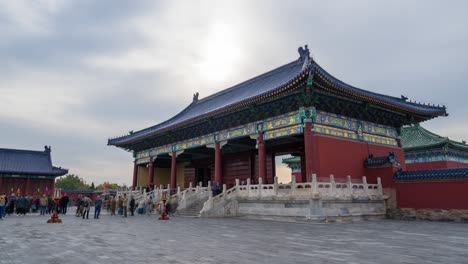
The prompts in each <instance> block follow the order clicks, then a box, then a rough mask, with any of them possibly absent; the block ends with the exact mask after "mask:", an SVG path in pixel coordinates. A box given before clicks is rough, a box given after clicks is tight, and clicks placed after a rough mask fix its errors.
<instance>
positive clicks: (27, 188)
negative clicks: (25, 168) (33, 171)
mask: <svg viewBox="0 0 468 264" xmlns="http://www.w3.org/2000/svg"><path fill="white" fill-rule="evenodd" d="M29 183H30V179H29V177H27V178H26V184H25V185H24V194H25V195H29Z"/></svg>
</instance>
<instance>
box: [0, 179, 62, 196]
mask: <svg viewBox="0 0 468 264" xmlns="http://www.w3.org/2000/svg"><path fill="white" fill-rule="evenodd" d="M52 181H53V180H51V179H37V178H32V179H30V180H29V188H28V190H26V189H25V188H26V178H10V177H8V178H7V177H3V178H2V184H1V185H0V193H5V194H7V195H8V196H9V195H10V194H11V193H12V191H11V189H13V192H14V193H15V195H16V192H17V190H18V188H19V189H20V192H21V195H24V194H27V195H29V196H42V194H44V193H45V189H46V187H47V188H48V193H49V194H51V195H52V194H53V193H54V190H53V188H52V187H53V186H52ZM38 189H39V191H38Z"/></svg>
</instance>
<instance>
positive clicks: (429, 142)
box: [400, 124, 468, 151]
mask: <svg viewBox="0 0 468 264" xmlns="http://www.w3.org/2000/svg"><path fill="white" fill-rule="evenodd" d="M400 136H401V145H402V147H403V148H404V149H405V150H410V149H422V148H431V147H435V146H444V145H448V146H452V147H455V148H459V149H463V150H466V151H468V145H467V144H466V142H458V141H454V140H450V139H449V138H448V137H442V136H439V135H437V134H435V133H432V132H430V131H429V130H427V129H424V128H423V127H421V126H420V125H419V124H417V125H414V126H409V127H403V128H402V129H401V135H400Z"/></svg>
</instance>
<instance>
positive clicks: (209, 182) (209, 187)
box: [207, 181, 211, 190]
mask: <svg viewBox="0 0 468 264" xmlns="http://www.w3.org/2000/svg"><path fill="white" fill-rule="evenodd" d="M207 187H208V189H209V190H211V181H208V186H207Z"/></svg>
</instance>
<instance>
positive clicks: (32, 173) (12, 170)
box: [0, 146, 68, 196]
mask: <svg viewBox="0 0 468 264" xmlns="http://www.w3.org/2000/svg"><path fill="white" fill-rule="evenodd" d="M50 153H51V148H50V146H49V147H48V146H45V147H44V151H34V150H20V149H0V194H1V193H5V194H11V193H17V192H18V191H19V193H20V194H26V195H36V196H39V195H42V194H47V193H48V194H53V193H54V188H55V178H56V177H59V176H62V175H65V174H67V173H68V170H67V169H63V168H60V167H59V168H57V167H55V166H53V165H52V158H51V155H50Z"/></svg>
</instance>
